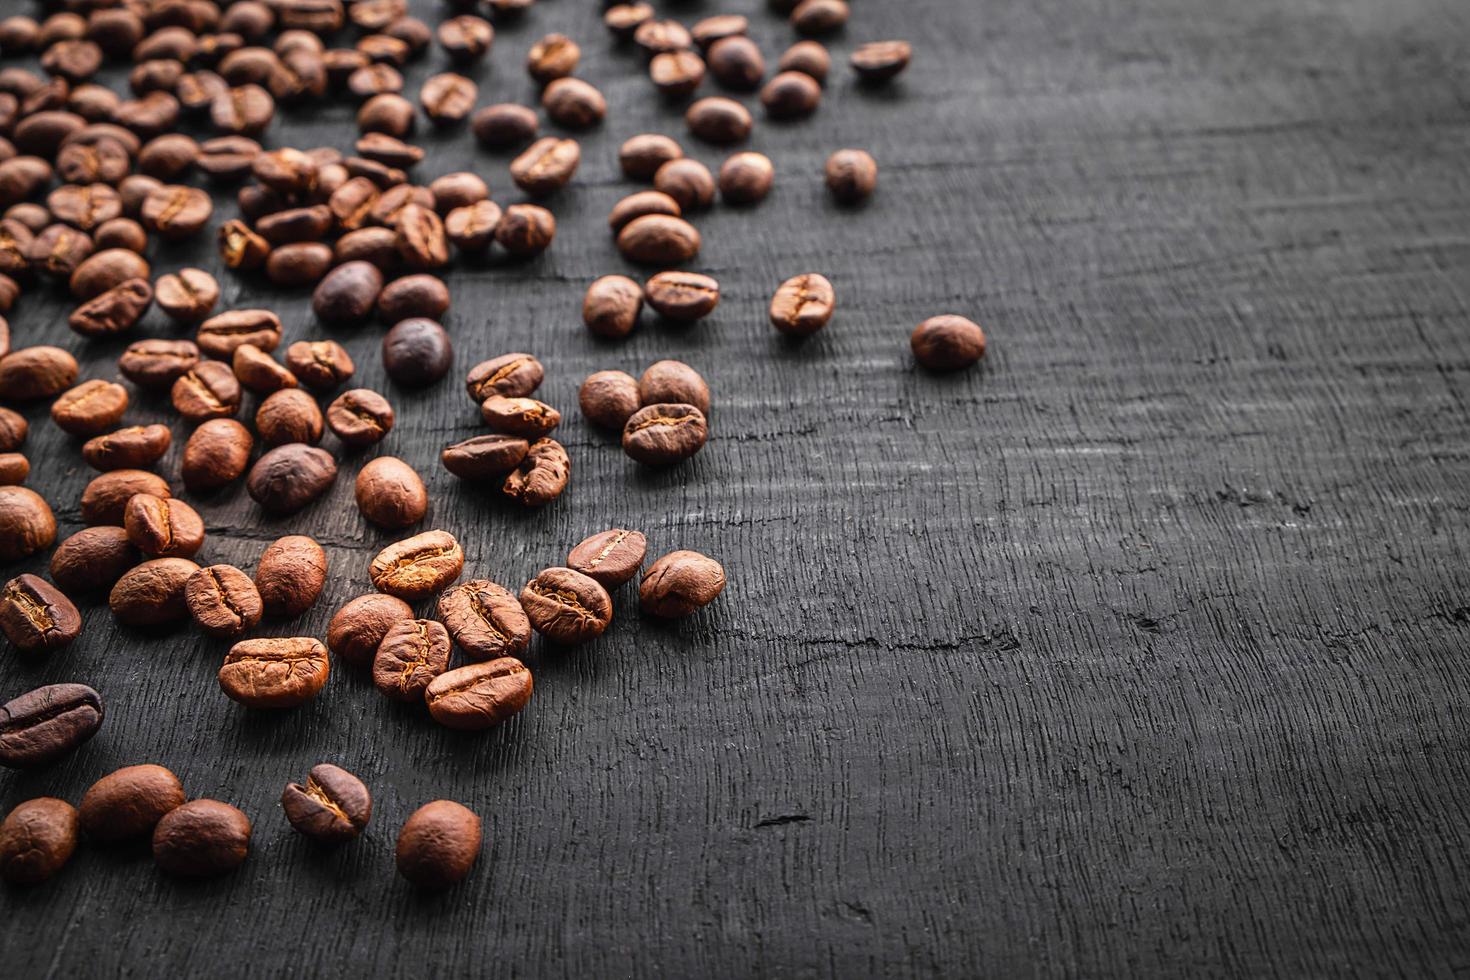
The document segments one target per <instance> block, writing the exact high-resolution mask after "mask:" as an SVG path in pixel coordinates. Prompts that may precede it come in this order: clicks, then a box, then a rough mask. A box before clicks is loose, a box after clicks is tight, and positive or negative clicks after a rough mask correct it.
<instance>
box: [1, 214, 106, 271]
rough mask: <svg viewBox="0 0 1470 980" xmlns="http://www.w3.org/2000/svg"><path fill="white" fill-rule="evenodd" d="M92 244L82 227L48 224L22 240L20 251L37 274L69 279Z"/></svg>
mask: <svg viewBox="0 0 1470 980" xmlns="http://www.w3.org/2000/svg"><path fill="white" fill-rule="evenodd" d="M96 247H97V246H96V243H95V242H94V241H93V240H92V239H91V238H89V237H88V236H87V233H86V232H84V231H79V230H77V229H76V228H72V227H70V226H68V225H48V226H46V227H45V228H43V229H42V230H41V231H40V232H38V233H37V234H36V237H34V238H32V239H31V240H30V242H29V243H27V244H26V246H25V250H24V255H25V259H26V262H27V263H28V264H29V265H30V267H31V269H32V270H34V271H35V272H36V273H37V274H39V275H42V276H45V277H47V278H49V279H60V280H70V279H71V277H72V276H73V275H75V274H76V271H77V269H78V268H80V267H81V264H82V263H83V262H85V261H86V260H87V258H88V257H89V256H91V254H92V252H93V250H94V249H95V248H96ZM16 271H18V270H16Z"/></svg>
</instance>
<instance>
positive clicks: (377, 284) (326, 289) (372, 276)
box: [311, 262, 383, 325]
mask: <svg viewBox="0 0 1470 980" xmlns="http://www.w3.org/2000/svg"><path fill="white" fill-rule="evenodd" d="M382 289H383V274H382V272H380V271H379V270H378V267H377V266H375V265H373V264H371V263H369V262H347V263H345V264H343V265H339V266H337V268H335V269H333V270H332V271H331V272H329V273H328V274H327V276H326V278H325V279H323V280H322V281H321V284H320V285H318V286H317V287H316V292H314V293H313V294H312V297H311V308H312V310H313V311H314V312H315V313H316V315H317V317H318V319H320V320H321V321H322V322H324V323H328V324H334V325H347V324H353V323H361V322H363V321H364V320H365V319H367V317H368V316H370V315H371V314H372V311H373V304H375V303H376V302H377V300H378V293H379V292H381V291H382Z"/></svg>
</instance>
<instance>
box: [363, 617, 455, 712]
mask: <svg viewBox="0 0 1470 980" xmlns="http://www.w3.org/2000/svg"><path fill="white" fill-rule="evenodd" d="M449 654H450V644H449V633H448V631H446V630H445V629H444V627H443V626H442V625H440V624H439V623H436V622H435V621H434V620H432V619H406V620H402V621H401V622H397V623H394V624H393V625H392V626H391V627H389V629H388V632H387V633H386V634H385V635H384V636H383V642H382V643H380V644H378V650H377V653H376V654H374V656H373V686H374V687H376V688H377V689H378V690H379V691H381V692H382V693H383V694H385V695H386V696H388V697H390V698H392V699H393V700H395V701H407V702H414V701H420V700H422V699H423V697H424V691H425V689H426V688H428V686H429V682H430V681H432V680H433V679H434V678H435V677H438V676H439V675H440V674H442V673H444V671H446V670H448V669H449Z"/></svg>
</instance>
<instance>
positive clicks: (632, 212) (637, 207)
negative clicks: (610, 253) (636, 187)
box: [607, 191, 684, 235]
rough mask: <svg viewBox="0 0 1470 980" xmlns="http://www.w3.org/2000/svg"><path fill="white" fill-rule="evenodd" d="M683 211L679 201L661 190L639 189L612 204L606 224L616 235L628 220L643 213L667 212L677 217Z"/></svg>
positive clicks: (641, 215) (639, 216)
mask: <svg viewBox="0 0 1470 980" xmlns="http://www.w3.org/2000/svg"><path fill="white" fill-rule="evenodd" d="M683 213H684V211H683V209H682V208H681V207H679V202H678V201H676V200H674V199H673V198H672V197H670V196H669V195H667V194H665V193H664V192H663V191H639V192H638V193H636V194H629V195H628V196H627V197H625V198H623V199H622V200H620V201H618V203H617V204H614V205H613V209H612V211H610V212H609V213H608V216H607V224H608V227H609V228H611V229H612V233H613V234H614V235H616V234H617V233H618V232H620V231H622V230H623V227H624V226H625V225H627V224H628V222H630V221H633V220H635V219H637V218H641V217H643V216H644V215H645V214H667V215H672V216H673V217H675V218H677V217H679V216H681V215H682V214H683Z"/></svg>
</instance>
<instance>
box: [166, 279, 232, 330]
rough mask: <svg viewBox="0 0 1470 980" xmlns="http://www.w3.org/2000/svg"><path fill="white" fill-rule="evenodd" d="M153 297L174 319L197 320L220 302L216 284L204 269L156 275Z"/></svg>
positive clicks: (178, 320)
mask: <svg viewBox="0 0 1470 980" xmlns="http://www.w3.org/2000/svg"><path fill="white" fill-rule="evenodd" d="M154 299H156V300H157V302H158V308H159V309H161V310H163V312H164V313H167V314H168V315H169V317H170V318H171V319H172V320H174V321H175V322H177V323H198V322H199V321H200V320H203V319H204V318H205V317H207V316H209V314H210V312H211V311H212V310H213V309H214V305H215V304H216V303H218V302H219V283H218V282H216V281H215V278H214V276H212V275H210V274H209V273H207V272H205V271H204V270H203V269H180V270H179V271H178V272H170V273H168V274H167V275H164V276H159V277H158V282H157V284H156V285H155V287H154Z"/></svg>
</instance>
